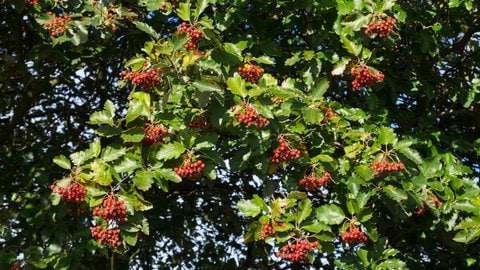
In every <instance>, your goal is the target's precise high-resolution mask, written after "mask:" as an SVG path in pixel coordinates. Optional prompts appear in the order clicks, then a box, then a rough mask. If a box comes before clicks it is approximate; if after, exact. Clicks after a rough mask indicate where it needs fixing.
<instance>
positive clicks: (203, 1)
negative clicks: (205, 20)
mask: <svg viewBox="0 0 480 270" xmlns="http://www.w3.org/2000/svg"><path fill="white" fill-rule="evenodd" d="M208 3H209V0H199V1H198V2H197V4H196V7H195V11H194V13H193V16H194V20H195V21H197V20H198V18H199V17H200V15H201V14H202V13H203V11H205V9H206V8H207V7H208Z"/></svg>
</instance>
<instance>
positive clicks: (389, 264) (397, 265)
mask: <svg viewBox="0 0 480 270" xmlns="http://www.w3.org/2000/svg"><path fill="white" fill-rule="evenodd" d="M377 269H379V270H380V269H396V270H397V269H398V270H402V269H408V268H407V264H406V263H405V262H403V261H402V260H400V259H388V260H385V261H383V262H381V263H380V264H379V265H378V267H377Z"/></svg>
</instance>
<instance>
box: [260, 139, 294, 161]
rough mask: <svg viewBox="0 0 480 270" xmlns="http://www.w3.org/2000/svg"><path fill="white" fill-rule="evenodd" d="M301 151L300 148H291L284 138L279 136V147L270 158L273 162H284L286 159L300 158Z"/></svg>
mask: <svg viewBox="0 0 480 270" xmlns="http://www.w3.org/2000/svg"><path fill="white" fill-rule="evenodd" d="M300 156H301V153H300V150H298V149H291V148H290V145H289V144H288V142H287V141H285V139H284V138H282V137H280V138H278V147H277V148H275V149H274V150H273V155H272V156H270V157H269V158H268V159H269V160H270V161H271V162H273V163H282V162H284V161H289V160H294V159H298V158H300Z"/></svg>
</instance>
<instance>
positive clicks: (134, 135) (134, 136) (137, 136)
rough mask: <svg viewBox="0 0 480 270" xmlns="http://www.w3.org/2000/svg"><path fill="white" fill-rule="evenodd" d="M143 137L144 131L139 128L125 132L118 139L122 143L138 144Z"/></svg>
mask: <svg viewBox="0 0 480 270" xmlns="http://www.w3.org/2000/svg"><path fill="white" fill-rule="evenodd" d="M144 137H145V130H144V129H143V128H141V127H134V128H131V129H127V130H125V131H124V132H123V133H122V135H120V138H122V140H123V142H126V143H127V142H134V143H136V142H140V141H142V140H143V138H144Z"/></svg>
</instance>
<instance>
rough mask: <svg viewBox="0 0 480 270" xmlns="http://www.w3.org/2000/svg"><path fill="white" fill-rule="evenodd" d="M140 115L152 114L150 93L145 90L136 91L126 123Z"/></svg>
mask: <svg viewBox="0 0 480 270" xmlns="http://www.w3.org/2000/svg"><path fill="white" fill-rule="evenodd" d="M139 116H145V117H149V116H150V95H149V94H147V93H144V92H135V93H134V94H133V99H132V100H130V102H129V104H128V110H127V115H126V116H125V121H126V123H127V124H128V123H130V122H132V121H133V120H135V119H137V118H138V117H139Z"/></svg>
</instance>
